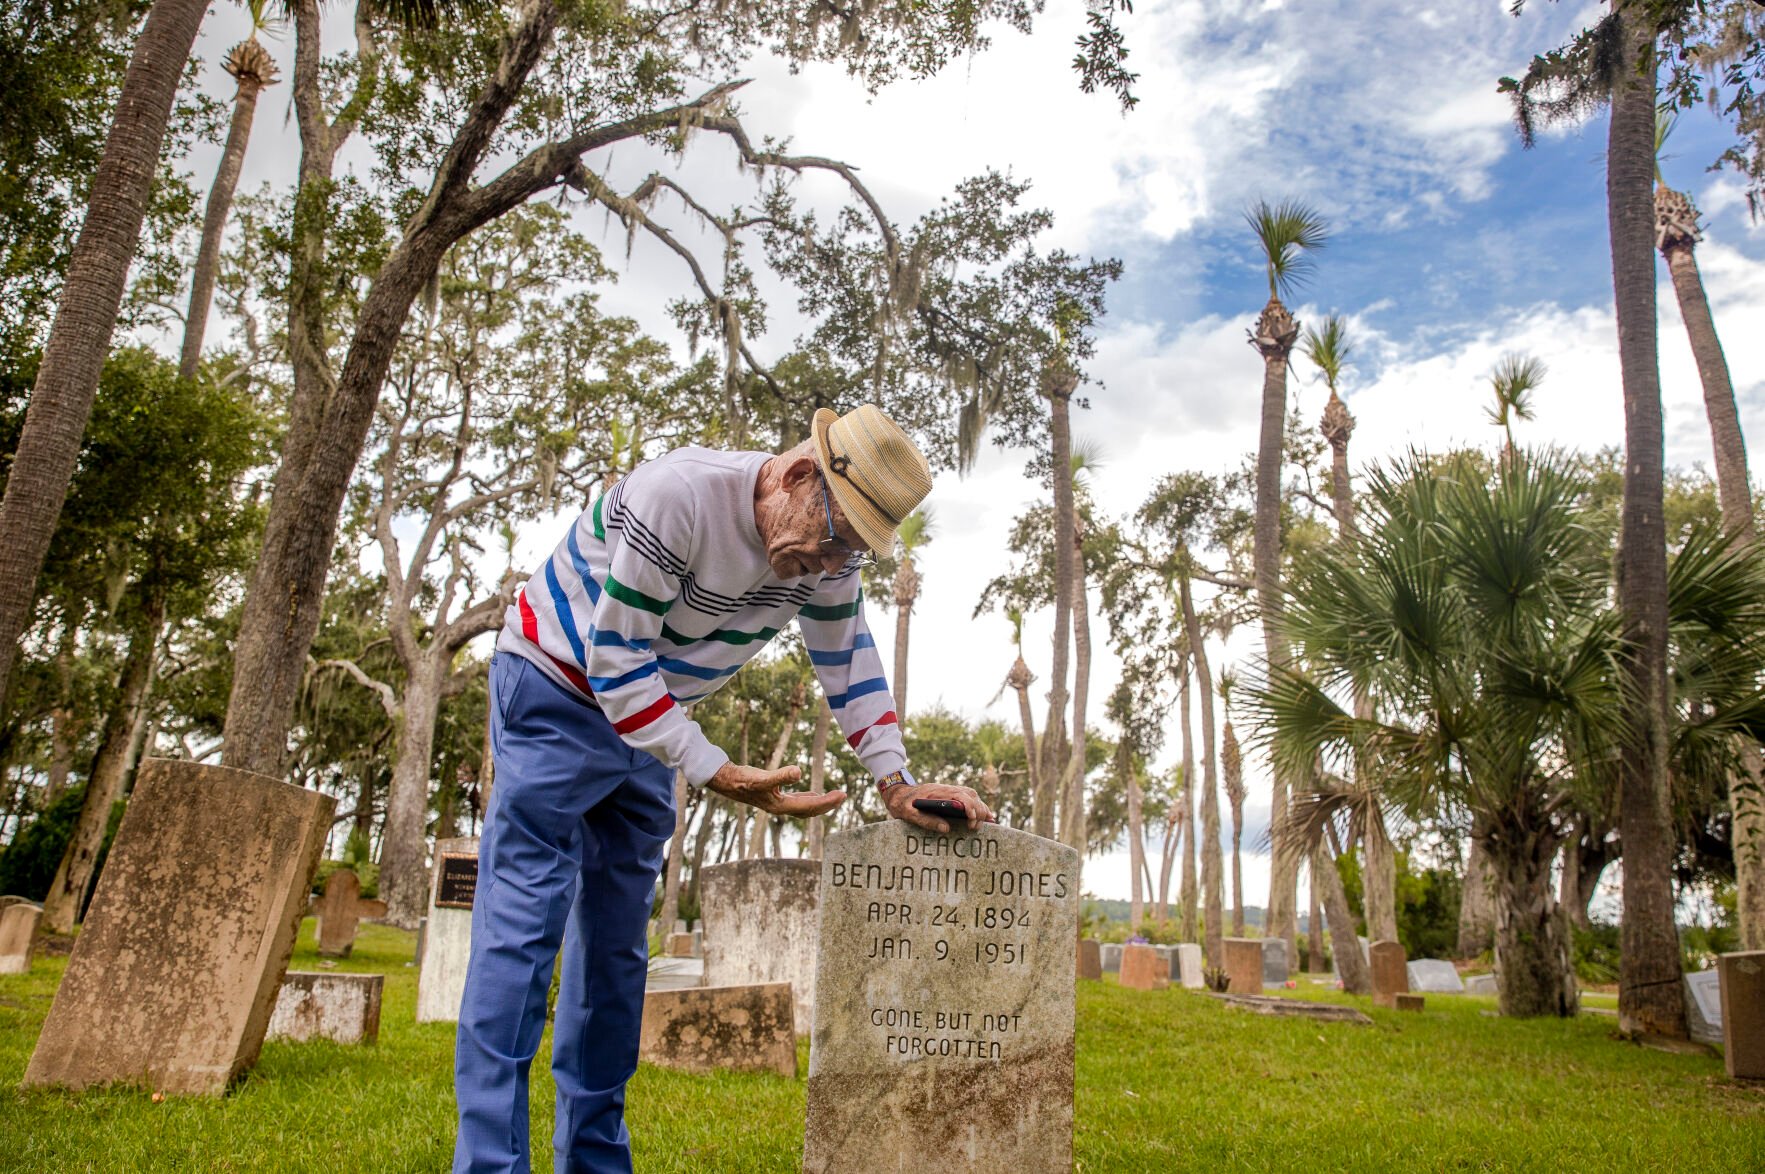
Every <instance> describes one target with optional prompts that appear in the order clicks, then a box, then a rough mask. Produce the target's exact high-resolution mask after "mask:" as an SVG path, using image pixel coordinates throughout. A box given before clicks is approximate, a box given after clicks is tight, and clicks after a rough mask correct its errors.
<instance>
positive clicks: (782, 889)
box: [700, 858, 821, 1035]
mask: <svg viewBox="0 0 1765 1174" xmlns="http://www.w3.org/2000/svg"><path fill="white" fill-rule="evenodd" d="M700 893H701V897H700V903H701V907H702V908H703V909H704V913H705V925H704V932H705V938H704V942H705V945H704V952H705V985H706V986H753V985H755V984H760V983H773V982H788V983H790V984H791V999H792V1001H793V1004H794V1005H795V1007H796V1014H795V1018H796V1024H797V1034H798V1035H806V1034H808V1032H809V1025H810V1023H811V1022H812V1017H813V1016H814V1014H815V933H816V911H817V909H818V908H819V905H820V894H821V864H820V863H819V862H818V861H814V860H781V859H776V858H764V859H758V860H736V861H731V862H730V863H728V864H714V865H712V866H711V867H709V868H707V869H705V874H704V880H703V881H701V882H700Z"/></svg>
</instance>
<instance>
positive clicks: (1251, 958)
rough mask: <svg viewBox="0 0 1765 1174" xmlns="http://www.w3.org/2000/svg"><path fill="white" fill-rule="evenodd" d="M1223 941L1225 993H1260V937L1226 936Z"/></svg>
mask: <svg viewBox="0 0 1765 1174" xmlns="http://www.w3.org/2000/svg"><path fill="white" fill-rule="evenodd" d="M1225 942H1226V991H1227V993H1229V994H1234V995H1260V994H1262V939H1261V938H1227V939H1226V940H1225Z"/></svg>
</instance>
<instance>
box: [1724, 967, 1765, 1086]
mask: <svg viewBox="0 0 1765 1174" xmlns="http://www.w3.org/2000/svg"><path fill="white" fill-rule="evenodd" d="M1716 972H1717V974H1718V975H1720V978H1721V981H1720V986H1721V995H1722V1062H1723V1064H1724V1066H1726V1067H1727V1069H1728V1075H1729V1076H1731V1077H1733V1078H1734V1079H1736V1080H1765V950H1749V951H1746V952H1744V953H1738V954H1724V955H1722V956H1721V957H1720V958H1718V959H1716Z"/></svg>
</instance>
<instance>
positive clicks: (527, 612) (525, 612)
mask: <svg viewBox="0 0 1765 1174" xmlns="http://www.w3.org/2000/svg"><path fill="white" fill-rule="evenodd" d="M515 602H516V603H518V604H520V606H521V635H523V636H525V637H527V642H528V643H529V644H538V643H539V617H538V616H536V615H534V614H533V605H532V604H530V603H528V602H527V588H525V587H523V588H521V591H520V593H519V594H517V595H516V596H515Z"/></svg>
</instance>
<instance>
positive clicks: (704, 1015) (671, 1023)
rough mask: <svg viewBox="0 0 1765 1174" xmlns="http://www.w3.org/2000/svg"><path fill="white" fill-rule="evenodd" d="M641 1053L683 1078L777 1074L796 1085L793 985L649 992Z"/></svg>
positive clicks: (709, 987) (644, 1016)
mask: <svg viewBox="0 0 1765 1174" xmlns="http://www.w3.org/2000/svg"><path fill="white" fill-rule="evenodd" d="M637 1053H638V1057H639V1058H640V1059H643V1060H647V1061H649V1062H650V1063H651V1064H657V1065H660V1066H661V1067H664V1068H678V1069H681V1070H682V1071H685V1072H714V1071H717V1070H718V1069H728V1070H731V1071H734V1072H776V1073H778V1074H779V1075H780V1076H788V1077H790V1078H791V1079H793V1080H795V1079H796V1076H797V1032H796V1028H795V1025H794V1013H793V1011H792V1010H791V987H790V984H789V983H787V982H772V983H761V984H758V985H755V986H708V987H697V988H693V989H682V990H653V989H652V990H648V991H646V992H644V999H643V1029H642V1032H641V1034H640V1035H639V1037H638V1048H637Z"/></svg>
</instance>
